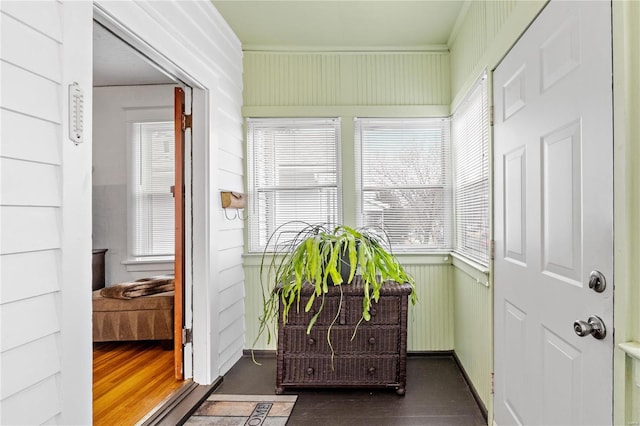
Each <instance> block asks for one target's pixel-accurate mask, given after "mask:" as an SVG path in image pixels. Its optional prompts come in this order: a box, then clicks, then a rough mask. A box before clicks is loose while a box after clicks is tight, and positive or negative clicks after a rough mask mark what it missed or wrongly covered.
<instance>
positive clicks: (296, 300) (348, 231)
mask: <svg viewBox="0 0 640 426" xmlns="http://www.w3.org/2000/svg"><path fill="white" fill-rule="evenodd" d="M286 225H291V223H288V224H286ZM282 226H285V225H282ZM282 226H281V227H280V228H278V229H277V230H276V232H274V234H273V236H272V237H271V239H270V240H269V242H268V244H267V248H271V247H276V249H275V251H273V252H272V251H267V249H265V251H264V252H263V255H262V262H261V265H260V277H261V285H262V289H263V297H264V300H263V306H264V309H263V313H262V316H261V317H260V328H259V332H258V337H257V338H256V341H257V339H258V338H259V337H260V336H261V335H262V334H263V333H265V332H266V333H267V342H270V340H271V329H270V327H269V326H270V325H271V324H276V323H277V320H278V307H279V304H281V305H282V308H283V322H285V323H286V322H287V316H288V313H289V311H290V309H292V308H293V307H295V309H298V310H299V309H300V300H301V295H300V294H301V290H302V287H303V285H305V283H310V285H313V286H314V287H315V289H314V291H313V293H312V294H311V296H310V297H309V300H308V301H307V303H306V304H305V306H304V307H303V309H304V311H305V312H309V311H310V310H311V307H312V306H313V303H314V300H316V299H317V298H321V299H322V302H321V304H320V308H319V309H317V310H316V312H315V314H314V315H313V316H312V317H311V319H310V321H309V324H308V325H307V333H309V332H310V330H311V327H313V325H314V323H315V322H316V319H317V318H318V316H319V315H320V313H321V312H322V308H323V307H324V295H325V294H326V293H327V292H328V291H329V286H330V285H335V286H341V285H348V284H350V283H352V281H353V279H354V277H355V276H356V275H360V276H361V279H362V283H363V288H364V290H363V294H362V318H361V320H360V321H362V320H364V321H369V320H370V318H371V314H370V310H371V305H372V303H373V302H377V301H378V299H379V297H380V289H381V287H382V285H383V284H384V283H385V282H386V281H389V280H391V281H393V282H396V283H405V282H406V283H409V284H410V285H411V286H412V287H413V291H412V293H411V302H412V303H413V304H415V303H416V301H417V295H416V292H415V282H414V280H413V277H411V276H410V275H409V274H408V273H406V271H405V270H404V268H403V267H402V265H400V263H399V262H398V259H397V258H396V257H395V256H394V255H393V254H392V252H391V248H390V244H389V239H388V236H387V235H386V234H385V233H384V231H382V230H378V229H377V228H361V229H354V228H351V227H348V226H345V225H339V226H336V227H334V228H328V227H327V226H326V225H310V224H305V223H302V226H303V229H302V230H301V231H299V232H298V233H297V234H295V236H294V237H293V238H292V239H291V240H288V241H285V242H281V241H278V238H279V237H276V235H278V236H279V235H280V232H279V230H280V229H281V228H282ZM274 238H275V239H276V240H275V241H272V239H274ZM265 276H268V277H269V283H267V285H265V283H264V277H265ZM307 285H309V284H307ZM339 311H340V307H339V308H338V312H339ZM338 312H336V318H337V315H338ZM356 330H357V327H356ZM356 330H354V336H355V333H356ZM327 340H328V341H329V345H330V346H331V340H330V330H329V333H328V334H327Z"/></svg>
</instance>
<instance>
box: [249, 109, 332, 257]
mask: <svg viewBox="0 0 640 426" xmlns="http://www.w3.org/2000/svg"><path fill="white" fill-rule="evenodd" d="M247 142H248V155H247V156H248V160H247V163H248V171H247V173H248V191H249V203H250V212H249V251H254V252H255V251H262V250H264V249H265V246H266V245H267V242H268V241H269V238H270V237H271V235H272V234H273V233H274V232H275V231H276V230H278V232H279V235H277V236H275V237H274V239H273V240H272V242H274V243H275V242H280V243H282V242H284V241H287V240H288V239H290V238H289V237H292V236H294V235H295V233H296V232H297V231H299V230H300V229H302V228H303V226H304V225H302V224H301V223H289V222H291V221H303V222H307V223H310V224H317V223H327V224H331V225H335V224H337V223H338V222H339V220H340V219H341V211H342V210H341V206H340V191H339V188H340V185H339V180H340V169H339V166H338V164H339V163H338V149H339V145H340V120H339V119H337V118H336V119H292V118H274V119H248V120H247ZM283 225H284V226H283Z"/></svg>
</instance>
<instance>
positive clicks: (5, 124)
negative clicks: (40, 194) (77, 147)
mask: <svg viewBox="0 0 640 426" xmlns="http://www.w3.org/2000/svg"><path fill="white" fill-rule="evenodd" d="M0 120H2V129H0V131H1V136H2V139H0V155H2V156H3V157H5V158H16V159H20V160H31V161H37V162H39V163H47V164H57V165H59V164H60V137H61V135H60V126H59V125H57V124H55V123H51V122H49V121H45V120H40V119H37V118H35V117H30V116H28V115H23V114H19V113H16V112H12V111H7V110H4V109H3V110H0Z"/></svg>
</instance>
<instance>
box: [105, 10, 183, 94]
mask: <svg viewBox="0 0 640 426" xmlns="http://www.w3.org/2000/svg"><path fill="white" fill-rule="evenodd" d="M168 83H174V81H173V80H172V79H171V78H170V77H169V76H168V75H167V74H165V73H164V72H162V71H161V70H160V69H159V68H158V67H157V66H156V65H154V64H153V63H152V62H151V61H149V60H148V59H147V58H145V57H144V56H142V54H140V53H139V52H138V51H136V50H135V49H133V48H132V47H131V46H129V45H128V44H126V43H125V42H123V41H122V40H121V39H119V38H118V37H116V36H115V35H113V34H112V33H110V32H109V31H108V30H106V29H105V28H104V27H103V26H102V25H100V24H98V23H97V22H94V23H93V85H94V87H100V86H132V85H144V84H168Z"/></svg>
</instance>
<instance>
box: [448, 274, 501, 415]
mask: <svg viewBox="0 0 640 426" xmlns="http://www.w3.org/2000/svg"><path fill="white" fill-rule="evenodd" d="M452 268H453V282H454V297H453V299H454V301H455V304H454V308H453V311H454V313H455V351H456V355H457V356H458V359H459V360H460V362H461V363H462V365H463V366H464V369H465V371H466V372H467V375H468V376H469V378H470V379H471V382H472V383H473V386H474V387H475V389H476V391H477V392H478V395H479V396H480V398H481V399H482V401H483V402H484V404H485V407H489V406H490V404H491V399H490V398H491V373H492V372H493V338H492V336H493V330H492V329H493V320H492V311H491V307H492V298H493V293H492V292H491V288H490V287H487V286H486V285H484V284H483V283H482V282H481V281H480V282H479V280H478V279H477V277H472V276H471V275H469V274H468V273H467V272H464V271H463V270H461V269H459V268H456V267H452Z"/></svg>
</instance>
